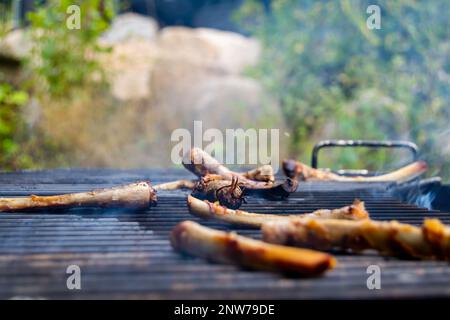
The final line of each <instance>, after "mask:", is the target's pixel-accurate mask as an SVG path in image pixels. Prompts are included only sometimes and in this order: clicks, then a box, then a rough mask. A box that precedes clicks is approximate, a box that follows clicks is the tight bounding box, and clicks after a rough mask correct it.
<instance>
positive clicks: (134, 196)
mask: <svg viewBox="0 0 450 320" xmlns="http://www.w3.org/2000/svg"><path fill="white" fill-rule="evenodd" d="M155 205H156V191H155V190H154V189H153V188H152V187H151V185H150V182H138V183H132V184H128V185H124V186H118V187H113V188H107V189H99V190H94V191H90V192H80V193H71V194H63V195H55V196H44V197H41V196H35V195H31V196H29V197H17V198H0V212H5V211H7V212H12V211H23V210H36V209H51V208H68V207H125V208H149V207H151V206H155Z"/></svg>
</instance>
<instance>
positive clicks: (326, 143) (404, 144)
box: [311, 140, 419, 168]
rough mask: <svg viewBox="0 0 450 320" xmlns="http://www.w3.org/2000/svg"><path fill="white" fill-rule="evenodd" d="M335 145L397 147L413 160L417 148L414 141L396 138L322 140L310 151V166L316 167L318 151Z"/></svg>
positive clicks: (415, 158) (416, 153) (415, 156)
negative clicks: (404, 150)
mask: <svg viewBox="0 0 450 320" xmlns="http://www.w3.org/2000/svg"><path fill="white" fill-rule="evenodd" d="M335 147H367V148H398V149H407V150H409V151H410V152H411V154H412V157H413V160H414V161H416V160H417V155H418V153H419V148H418V147H417V145H416V144H415V143H412V142H410V141H400V140H398V141H396V140H385V141H376V140H323V141H320V142H319V143H317V144H316V145H315V146H314V149H313V152H312V160H311V166H312V167H313V168H317V163H318V156H319V151H320V150H321V149H324V148H335Z"/></svg>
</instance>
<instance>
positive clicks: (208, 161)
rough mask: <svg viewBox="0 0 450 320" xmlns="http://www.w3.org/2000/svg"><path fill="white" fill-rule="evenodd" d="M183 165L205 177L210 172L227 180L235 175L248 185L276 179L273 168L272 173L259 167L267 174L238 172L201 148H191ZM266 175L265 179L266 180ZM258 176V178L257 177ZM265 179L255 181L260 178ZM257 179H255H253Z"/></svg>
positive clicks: (258, 185) (264, 184)
mask: <svg viewBox="0 0 450 320" xmlns="http://www.w3.org/2000/svg"><path fill="white" fill-rule="evenodd" d="M183 165H184V167H185V168H186V169H188V170H189V171H191V172H192V173H193V174H195V175H196V176H198V177H203V176H206V175H208V174H216V175H220V176H222V177H223V178H224V179H226V180H230V181H231V180H232V179H233V177H237V178H239V181H240V182H242V183H245V184H247V185H253V186H255V187H261V186H267V185H270V184H271V182H273V181H274V180H275V179H274V177H273V169H272V174H270V172H269V173H268V174H267V172H268V171H269V170H268V169H267V168H265V169H263V168H262V167H261V168H257V169H255V170H256V171H258V170H259V171H261V172H262V171H264V172H265V174H259V173H257V172H253V170H252V171H249V172H246V173H243V174H242V173H237V172H233V171H231V170H230V169H228V168H227V167H225V166H224V165H222V164H220V163H219V162H218V161H217V160H216V159H214V158H213V157H211V156H210V155H209V154H208V153H206V152H205V151H203V150H201V149H199V148H192V149H191V150H189V151H188V152H187V153H186V154H185V155H184V157H183ZM264 177H265V180H264ZM255 178H256V179H255ZM258 178H259V179H261V180H263V181H255V180H259V179H258ZM252 179H255V180H252Z"/></svg>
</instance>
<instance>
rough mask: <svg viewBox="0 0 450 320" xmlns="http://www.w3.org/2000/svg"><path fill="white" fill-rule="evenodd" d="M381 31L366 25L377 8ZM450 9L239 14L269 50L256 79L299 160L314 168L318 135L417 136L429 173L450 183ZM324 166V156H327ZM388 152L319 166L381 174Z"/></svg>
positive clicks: (351, 2) (301, 7) (287, 9)
mask: <svg viewBox="0 0 450 320" xmlns="http://www.w3.org/2000/svg"><path fill="white" fill-rule="evenodd" d="M373 4H375V5H379V6H380V8H381V29H374V30H370V29H369V28H368V27H367V26H366V19H367V18H368V17H369V14H368V13H366V9H367V7H368V6H369V5H373ZM448 12H450V2H449V1H446V0H436V1H432V2H426V1H410V0H398V1H387V0H386V1H375V0H370V1H365V0H339V1H318V0H302V1H296V0H274V1H273V2H272V10H271V12H270V13H269V14H264V12H263V8H262V5H261V3H260V2H259V1H256V0H247V1H246V2H245V3H244V5H243V6H242V8H241V9H240V10H239V12H238V13H237V18H238V19H239V20H240V21H241V24H243V25H244V26H246V27H247V29H248V30H249V32H250V33H251V34H253V35H255V36H256V37H258V38H259V39H260V40H261V42H262V45H263V51H262V59H261V62H260V63H259V64H258V65H257V66H256V67H254V68H252V69H251V70H249V73H250V74H251V75H252V76H254V77H255V78H257V79H259V80H260V81H261V83H262V84H264V86H265V87H266V88H268V89H269V90H270V92H271V93H272V94H273V95H274V96H275V97H276V99H277V101H278V102H279V104H280V106H281V110H282V112H283V115H284V117H285V119H286V122H287V124H288V126H289V127H290V128H291V131H292V133H293V134H292V145H291V150H292V156H294V157H298V158H300V159H302V160H303V161H308V162H309V157H310V154H311V148H312V146H313V144H314V143H315V142H317V140H318V139H319V138H341V139H349V138H359V139H409V140H412V141H414V142H416V143H417V144H418V145H419V146H420V148H421V151H422V155H423V158H425V160H427V161H428V162H429V164H430V165H431V167H432V170H431V171H432V172H430V173H431V174H436V173H439V171H440V174H441V175H444V176H445V177H447V178H448V177H449V176H450V160H449V156H450V143H449V141H448V139H449V138H448V137H449V136H450V134H449V128H450V125H449V122H450V106H449V103H450V99H449V98H450V97H449V94H450V90H449V88H450V60H449V59H448V55H449V53H450V20H449V19H448V17H447V15H446V14H445V13H448ZM322 159H323V158H322ZM386 159H387V158H386V154H385V153H377V154H375V153H373V152H370V151H363V152H360V153H359V154H358V157H355V156H352V155H349V154H348V153H345V154H343V153H341V155H340V156H338V157H327V159H325V161H323V162H322V163H321V164H320V165H321V166H331V167H333V168H336V167H337V166H336V163H340V164H341V166H342V167H347V168H348V167H368V168H369V169H375V170H376V169H378V168H379V163H380V162H383V161H385V160H386Z"/></svg>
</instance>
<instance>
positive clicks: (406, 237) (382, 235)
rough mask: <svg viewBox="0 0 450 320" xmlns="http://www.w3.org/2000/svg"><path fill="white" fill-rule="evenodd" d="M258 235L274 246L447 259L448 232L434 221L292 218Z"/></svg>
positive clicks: (268, 225)
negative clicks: (407, 221)
mask: <svg viewBox="0 0 450 320" xmlns="http://www.w3.org/2000/svg"><path fill="white" fill-rule="evenodd" d="M262 232H263V239H264V240H265V241H267V242H270V243H276V244H283V245H293V246H301V247H309V248H314V249H320V250H328V249H344V250H349V249H350V250H353V251H356V252H359V251H362V250H365V249H375V250H377V251H378V252H380V253H381V254H383V255H389V256H397V257H402V258H416V259H438V260H449V259H450V229H449V228H448V227H446V226H445V225H443V224H442V223H441V222H440V221H439V220H438V219H426V220H425V221H424V223H423V225H422V227H421V228H420V227H415V226H412V225H408V224H401V223H399V222H397V221H389V222H377V221H373V220H364V221H343V220H317V219H303V220H302V219H296V220H289V221H287V220H286V221H270V222H267V223H264V224H263V226H262Z"/></svg>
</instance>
